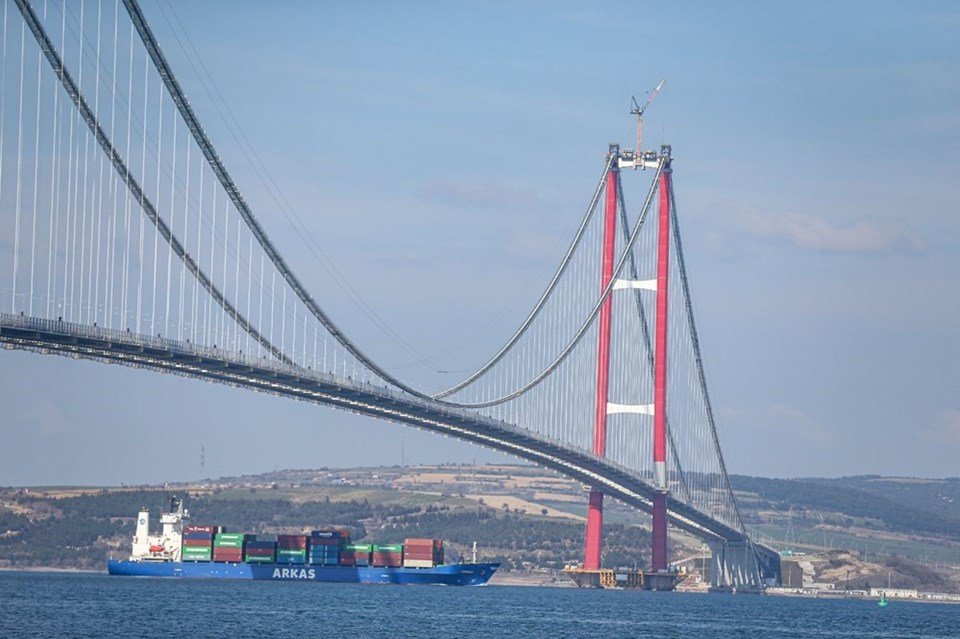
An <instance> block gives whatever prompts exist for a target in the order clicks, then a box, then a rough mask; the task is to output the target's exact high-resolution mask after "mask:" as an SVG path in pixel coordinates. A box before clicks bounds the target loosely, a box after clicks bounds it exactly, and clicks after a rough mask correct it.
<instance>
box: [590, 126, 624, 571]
mask: <svg viewBox="0 0 960 639" xmlns="http://www.w3.org/2000/svg"><path fill="white" fill-rule="evenodd" d="M609 153H610V155H608V162H609V166H610V169H609V171H608V172H607V183H606V186H605V189H606V191H605V194H604V209H603V262H602V264H601V268H600V290H601V291H604V290H606V289H607V286H608V285H609V284H610V280H611V279H613V265H614V259H615V255H614V253H615V247H616V240H617V195H618V193H619V190H620V188H619V187H620V168H619V167H618V166H617V159H618V158H619V157H620V147H619V146H617V145H616V144H611V145H610V151H609ZM612 298H613V296H612V295H608V296H607V298H606V299H605V300H604V301H603V305H602V306H601V307H600V316H599V318H598V322H599V330H598V331H597V335H598V337H597V394H596V410H595V412H594V428H593V452H594V453H595V454H596V455H599V456H600V457H605V456H606V454H607V443H606V437H607V391H608V389H609V386H610V319H611V311H612V308H613V299H612ZM602 534H603V493H602V492H601V491H600V490H597V489H596V488H593V489H591V490H590V502H589V503H588V505H587V533H586V541H585V543H584V552H583V567H584V568H585V569H586V570H599V569H600V550H601V549H600V544H601V541H600V540H601V537H602Z"/></svg>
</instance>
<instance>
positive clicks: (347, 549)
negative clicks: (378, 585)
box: [340, 544, 373, 566]
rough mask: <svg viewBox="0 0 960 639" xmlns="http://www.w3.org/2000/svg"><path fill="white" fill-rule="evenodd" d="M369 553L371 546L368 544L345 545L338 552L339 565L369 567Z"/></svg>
mask: <svg viewBox="0 0 960 639" xmlns="http://www.w3.org/2000/svg"><path fill="white" fill-rule="evenodd" d="M371 552H373V546H371V545H370V544H346V545H345V546H344V547H343V550H342V551H340V565H341V566H369V565H370V553H371Z"/></svg>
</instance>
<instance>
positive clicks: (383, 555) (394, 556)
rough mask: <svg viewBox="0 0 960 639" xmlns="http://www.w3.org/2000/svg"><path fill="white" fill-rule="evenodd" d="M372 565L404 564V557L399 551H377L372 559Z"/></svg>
mask: <svg viewBox="0 0 960 639" xmlns="http://www.w3.org/2000/svg"><path fill="white" fill-rule="evenodd" d="M370 565H371V566H402V565H403V557H402V555H401V554H400V553H398V552H375V553H373V556H372V558H371V559H370Z"/></svg>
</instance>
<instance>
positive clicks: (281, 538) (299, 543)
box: [277, 535, 307, 564]
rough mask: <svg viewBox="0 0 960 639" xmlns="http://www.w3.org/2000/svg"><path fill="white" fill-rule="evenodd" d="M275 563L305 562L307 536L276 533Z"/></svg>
mask: <svg viewBox="0 0 960 639" xmlns="http://www.w3.org/2000/svg"><path fill="white" fill-rule="evenodd" d="M277 563H278V564H305V563H307V536H306V535H277Z"/></svg>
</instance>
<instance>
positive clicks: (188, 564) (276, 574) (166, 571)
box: [107, 559, 500, 586]
mask: <svg viewBox="0 0 960 639" xmlns="http://www.w3.org/2000/svg"><path fill="white" fill-rule="evenodd" d="M499 567H500V564H498V563H484V564H444V565H440V566H434V567H433V568H400V567H386V568H374V567H372V566H370V567H367V566H313V565H309V564H298V565H293V564H246V563H237V564H232V563H217V562H202V561H197V562H194V561H185V562H174V561H157V562H151V561H114V560H112V559H111V560H110V561H108V562H107V571H108V572H109V573H110V574H111V575H126V576H130V577H186V578H193V579H257V580H264V581H320V582H333V583H353V584H418V585H443V586H482V585H483V584H485V583H487V581H489V579H490V577H492V576H493V573H494V572H496V570H497V568H499Z"/></svg>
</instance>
